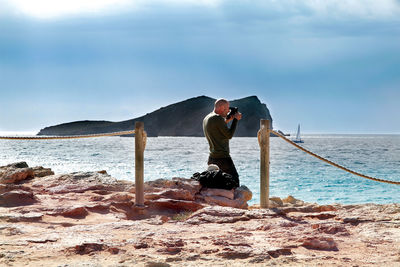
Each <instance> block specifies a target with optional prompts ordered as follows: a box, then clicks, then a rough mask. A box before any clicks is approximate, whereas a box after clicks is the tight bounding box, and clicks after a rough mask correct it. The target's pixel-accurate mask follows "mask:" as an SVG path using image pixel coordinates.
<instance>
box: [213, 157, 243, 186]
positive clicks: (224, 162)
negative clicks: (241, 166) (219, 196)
mask: <svg viewBox="0 0 400 267" xmlns="http://www.w3.org/2000/svg"><path fill="white" fill-rule="evenodd" d="M210 164H215V165H217V166H218V167H219V169H220V170H221V171H223V172H226V173H229V174H230V175H232V177H233V178H235V179H237V181H238V184H239V174H238V172H237V171H236V168H235V164H233V160H232V158H231V157H228V158H211V157H208V165H210Z"/></svg>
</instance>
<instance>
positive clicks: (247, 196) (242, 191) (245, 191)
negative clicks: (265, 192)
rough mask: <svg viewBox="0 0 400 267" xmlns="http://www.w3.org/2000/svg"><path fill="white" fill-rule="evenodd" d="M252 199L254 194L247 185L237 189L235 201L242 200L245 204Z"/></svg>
mask: <svg viewBox="0 0 400 267" xmlns="http://www.w3.org/2000/svg"><path fill="white" fill-rule="evenodd" d="M252 197H253V193H252V192H251V191H250V189H249V188H248V187H247V186H245V185H241V186H239V187H238V188H236V189H235V199H240V200H242V201H244V202H247V201H249V200H251V199H252Z"/></svg>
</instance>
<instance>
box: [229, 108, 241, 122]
mask: <svg viewBox="0 0 400 267" xmlns="http://www.w3.org/2000/svg"><path fill="white" fill-rule="evenodd" d="M236 113H238V108H237V107H229V112H228V114H227V115H226V119H227V120H229V119H230V118H231V117H233V116H234V115H235V114H236Z"/></svg>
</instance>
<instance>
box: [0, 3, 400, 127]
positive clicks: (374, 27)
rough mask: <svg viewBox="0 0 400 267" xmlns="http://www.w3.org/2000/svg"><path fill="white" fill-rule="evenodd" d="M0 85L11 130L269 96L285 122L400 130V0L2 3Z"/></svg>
mask: <svg viewBox="0 0 400 267" xmlns="http://www.w3.org/2000/svg"><path fill="white" fill-rule="evenodd" d="M0 90H1V91H0V131H3V132H4V131H13V132H16V131H39V130H40V129H42V128H44V127H47V126H51V125H56V124H60V123H65V122H71V121H78V120H108V121H122V120H128V119H132V118H135V117H138V116H142V115H144V114H146V113H149V112H152V111H154V110H156V109H158V108H160V107H162V106H166V105H169V104H172V103H175V102H179V101H183V100H185V99H188V98H191V97H196V96H200V95H207V96H210V97H213V98H227V99H229V100H234V99H239V98H242V97H246V96H252V95H256V96H258V98H259V99H260V100H261V102H263V103H265V104H266V105H267V107H268V108H269V110H270V113H271V116H272V118H273V120H274V128H275V129H280V130H282V131H284V132H292V133H293V132H295V131H296V129H297V124H298V123H300V124H301V127H302V132H303V133H339V134H340V133H354V134H360V133H365V134H377V133H385V134H400V116H399V115H400V104H399V102H400V101H399V100H400V1H399V0H380V1H376V0H303V1H301V0H297V1H296V0H252V1H250V0H229V1H228V0H227V1H225V0H164V1H162V0H137V1H133V0H66V1H63V0H59V1H51V0H35V1H31V0H12V1H11V0H0ZM245 115H246V114H243V116H245Z"/></svg>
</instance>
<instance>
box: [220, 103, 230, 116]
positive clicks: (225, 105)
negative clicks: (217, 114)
mask: <svg viewBox="0 0 400 267" xmlns="http://www.w3.org/2000/svg"><path fill="white" fill-rule="evenodd" d="M228 112H229V103H226V104H224V105H223V106H222V112H221V113H222V114H221V115H222V117H226V115H228Z"/></svg>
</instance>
